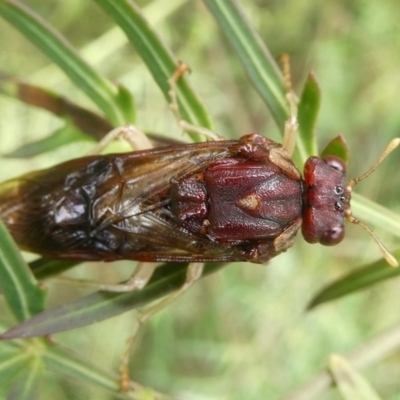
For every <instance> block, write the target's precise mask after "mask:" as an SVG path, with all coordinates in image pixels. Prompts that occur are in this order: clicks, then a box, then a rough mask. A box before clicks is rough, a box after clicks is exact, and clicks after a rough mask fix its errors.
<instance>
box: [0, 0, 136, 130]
mask: <svg viewBox="0 0 400 400" xmlns="http://www.w3.org/2000/svg"><path fill="white" fill-rule="evenodd" d="M0 15H1V16H2V17H3V18H4V19H6V20H7V21H8V22H9V23H11V24H12V25H13V26H14V27H15V28H17V29H18V30H19V31H20V32H21V33H23V34H24V35H25V36H26V37H27V38H28V39H29V40H31V41H32V42H33V43H34V44H35V45H36V46H37V47H38V48H39V49H40V50H42V51H43V53H45V54H46V55H47V56H48V57H49V58H50V59H52V60H53V62H55V63H56V64H57V65H58V66H59V67H60V68H61V69H62V70H63V71H64V72H65V73H66V75H67V76H68V77H69V78H70V79H71V80H72V81H73V82H74V83H75V85H76V86H77V87H78V88H80V89H81V90H83V91H84V92H85V93H86V94H87V95H88V96H89V98H90V99H91V100H92V101H93V102H94V103H95V104H97V106H98V107H99V108H100V109H101V110H102V111H103V112H104V114H105V115H106V116H107V118H108V119H109V121H110V122H111V123H112V124H113V125H115V126H118V125H123V124H125V123H127V122H132V123H134V122H135V121H134V120H131V119H130V118H132V115H133V114H132V112H129V113H128V115H124V114H122V113H121V109H120V105H119V102H120V98H121V93H120V90H119V89H118V88H117V87H116V86H115V85H113V84H112V83H111V82H110V81H108V80H106V79H104V78H103V77H102V76H100V75H99V74H98V73H97V72H96V71H94V70H93V69H92V68H91V67H90V66H89V65H88V64H87V63H86V62H85V61H84V60H83V59H82V58H81V57H80V56H79V54H78V53H77V52H76V51H75V49H74V48H73V47H72V46H71V45H70V44H69V43H68V42H67V40H66V39H65V38H63V37H62V36H61V35H60V34H59V33H58V32H57V31H56V30H54V29H53V28H52V27H51V26H50V25H49V24H48V23H47V22H46V21H45V20H44V19H43V18H41V17H40V16H39V15H37V14H36V13H34V12H33V11H32V10H30V9H29V8H28V7H26V6H25V5H24V4H22V3H20V2H19V1H17V0H8V1H7V0H5V1H1V2H0ZM132 105H133V100H131V101H130V106H132Z"/></svg>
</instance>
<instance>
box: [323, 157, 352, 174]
mask: <svg viewBox="0 0 400 400" xmlns="http://www.w3.org/2000/svg"><path fill="white" fill-rule="evenodd" d="M322 159H323V160H324V161H325V162H326V163H327V164H328V165H329V166H330V167H331V168H333V169H335V170H336V171H339V172H341V173H342V174H343V175H345V174H346V164H345V163H344V161H343V160H341V159H340V158H339V157H336V156H325V157H323V158H322Z"/></svg>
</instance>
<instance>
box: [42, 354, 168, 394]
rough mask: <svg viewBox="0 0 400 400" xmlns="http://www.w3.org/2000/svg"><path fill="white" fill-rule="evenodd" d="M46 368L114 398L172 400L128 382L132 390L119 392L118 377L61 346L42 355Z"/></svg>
mask: <svg viewBox="0 0 400 400" xmlns="http://www.w3.org/2000/svg"><path fill="white" fill-rule="evenodd" d="M43 357H44V361H45V363H46V367H47V368H49V369H50V370H51V371H54V372H58V373H60V374H62V375H64V376H69V377H72V378H74V379H77V380H79V381H83V382H84V383H88V382H89V383H92V384H94V385H97V386H99V387H102V388H104V389H107V390H110V391H111V392H113V393H114V396H115V398H122V399H136V400H139V399H154V400H172V399H171V398H170V397H169V396H167V395H164V394H162V393H159V392H156V391H155V390H153V389H150V388H146V387H144V386H141V385H139V384H138V383H136V382H132V381H130V386H131V388H132V390H131V391H130V392H127V393H122V392H120V387H119V381H120V378H121V377H120V376H118V375H117V374H113V373H109V372H106V371H104V370H103V368H99V367H98V366H97V365H95V364H92V363H91V362H90V361H88V360H86V359H84V358H83V357H81V356H80V355H79V354H77V353H74V352H72V351H70V350H68V349H66V348H64V347H62V346H53V347H51V348H50V351H48V352H46V353H44V354H43Z"/></svg>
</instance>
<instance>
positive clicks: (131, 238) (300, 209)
mask: <svg viewBox="0 0 400 400" xmlns="http://www.w3.org/2000/svg"><path fill="white" fill-rule="evenodd" d="M387 152H388V150H387V151H386V152H385V153H384V155H383V156H382V157H381V159H380V161H379V162H378V163H380V162H381V161H382V159H383V158H384V157H385V155H386V153H387ZM376 166H377V165H375V166H374V167H373V168H372V170H374V169H375V168H376ZM345 173H346V167H345V165H344V163H343V161H342V160H340V159H339V158H337V157H334V156H328V157H324V158H322V159H321V158H318V157H311V158H309V159H308V160H307V162H306V164H305V167H304V179H303V178H302V177H301V174H300V172H299V171H298V170H297V168H296V167H295V165H294V164H293V161H292V160H291V158H290V156H289V154H288V153H287V152H286V150H285V149H284V148H283V147H282V146H281V145H280V144H278V143H275V142H273V141H272V140H269V139H267V138H264V137H261V136H259V135H256V134H251V135H247V136H243V137H242V138H240V139H239V140H231V141H213V142H205V143H198V144H189V145H177V146H170V147H163V148H157V149H152V150H145V151H138V152H131V153H123V154H113V155H99V156H90V157H85V158H80V159H75V160H72V161H68V162H66V163H63V164H60V165H57V166H54V167H52V168H50V169H46V170H42V171H38V172H33V173H30V174H27V175H24V176H22V177H20V178H17V179H14V180H11V181H8V182H6V183H4V184H2V186H1V189H0V217H1V219H2V220H3V222H4V223H5V225H6V226H7V227H8V229H9V230H10V232H11V234H12V236H13V237H14V239H15V241H16V242H17V243H18V245H19V246H20V247H21V248H22V249H24V250H28V251H31V252H35V253H39V254H41V255H45V256H47V257H52V258H58V259H68V260H104V261H113V260H118V259H132V260H139V261H202V262H204V261H250V262H255V263H265V262H267V261H268V260H270V259H271V258H273V257H275V256H277V255H278V254H279V253H281V252H283V251H285V250H287V249H288V248H289V247H291V246H292V244H293V242H294V239H295V236H296V233H297V231H298V230H299V229H300V227H301V230H302V233H303V236H304V238H305V239H306V240H307V241H308V242H310V243H317V242H319V243H321V244H323V245H335V244H337V243H339V242H340V241H341V240H342V239H343V237H344V219H346V218H347V219H348V220H349V221H350V222H356V223H358V221H357V220H355V218H354V217H353V216H352V215H351V211H350V197H351V190H352V187H353V186H354V185H355V184H356V183H358V182H359V181H360V180H361V179H364V177H366V176H367V175H368V174H369V172H368V173H367V174H365V175H364V176H363V177H361V178H359V179H356V180H351V181H350V182H349V183H348V184H346V182H345ZM379 243H380V242H379ZM380 247H381V248H382V245H381V244H380ZM384 253H385V254H386V252H384ZM387 258H388V256H387ZM389 258H390V257H389ZM391 263H393V260H392V261H391Z"/></svg>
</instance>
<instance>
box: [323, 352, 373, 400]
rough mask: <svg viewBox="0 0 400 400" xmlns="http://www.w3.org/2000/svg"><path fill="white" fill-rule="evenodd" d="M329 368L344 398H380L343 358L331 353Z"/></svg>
mask: <svg viewBox="0 0 400 400" xmlns="http://www.w3.org/2000/svg"><path fill="white" fill-rule="evenodd" d="M329 370H330V372H331V374H332V376H333V380H334V382H335V384H336V386H337V388H338V389H339V392H340V394H341V395H342V398H343V399H344V400H379V399H380V397H379V396H378V394H377V393H376V392H375V390H374V389H373V388H372V386H371V385H370V384H369V383H368V381H367V380H366V379H365V378H364V377H363V376H362V375H361V374H359V373H358V372H357V371H356V369H355V368H354V367H353V366H352V365H351V364H350V363H349V362H348V361H347V360H346V359H345V358H343V357H341V356H339V355H337V354H332V355H331V356H330V359H329Z"/></svg>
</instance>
